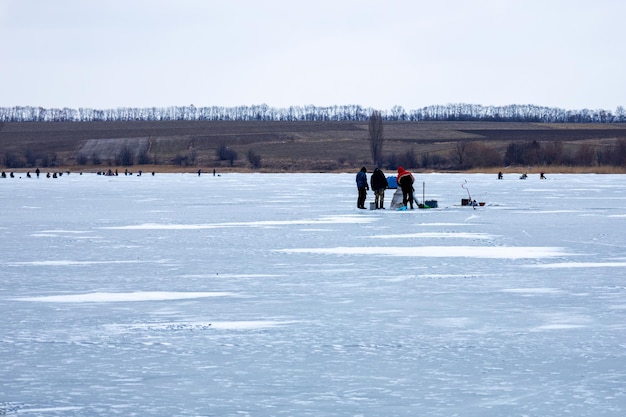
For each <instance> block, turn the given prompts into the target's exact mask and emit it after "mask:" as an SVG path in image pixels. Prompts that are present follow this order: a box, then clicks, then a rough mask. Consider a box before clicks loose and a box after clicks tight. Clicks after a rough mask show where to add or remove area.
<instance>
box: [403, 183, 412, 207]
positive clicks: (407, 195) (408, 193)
mask: <svg viewBox="0 0 626 417" xmlns="http://www.w3.org/2000/svg"><path fill="white" fill-rule="evenodd" d="M406 203H410V204H411V208H413V187H402V204H403V205H404V206H405V207H406Z"/></svg>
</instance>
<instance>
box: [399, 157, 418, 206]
mask: <svg viewBox="0 0 626 417" xmlns="http://www.w3.org/2000/svg"><path fill="white" fill-rule="evenodd" d="M396 181H397V182H398V185H399V186H400V188H402V204H403V205H404V207H406V206H407V202H408V203H410V205H411V210H413V200H414V197H413V182H414V181H415V179H414V178H413V174H411V173H410V172H409V171H407V170H405V169H404V168H402V167H398V176H397V177H396Z"/></svg>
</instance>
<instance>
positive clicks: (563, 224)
mask: <svg viewBox="0 0 626 417" xmlns="http://www.w3.org/2000/svg"><path fill="white" fill-rule="evenodd" d="M354 175H355V174H224V175H222V176H219V177H218V176H216V177H213V176H212V175H206V176H204V175H203V176H200V177H198V176H197V175H195V174H157V175H156V176H146V175H143V176H141V177H137V176H119V177H103V176H97V175H94V174H84V175H78V174H71V175H69V176H67V175H63V176H62V177H61V178H57V179H52V178H51V179H47V178H40V179H36V178H26V177H25V176H23V177H22V178H13V179H8V178H7V179H0V198H1V206H0V207H1V208H0V210H1V212H0V235H1V236H2V239H1V241H0V253H1V254H2V255H1V257H0V314H1V317H2V320H1V321H0V415H30V416H112V415H123V416H132V415H137V416H148V415H149V416H280V415H285V416H359V415H361V416H442V417H450V416H476V417H478V416H481V417H483V416H588V417H602V416H604V417H607V416H611V417H618V416H619V417H622V416H624V415H626V367H625V366H624V364H625V363H626V285H625V281H624V280H625V277H626V273H625V272H624V271H625V270H626V269H625V268H624V267H626V236H625V234H624V230H626V181H625V179H626V177H624V176H623V175H550V176H549V179H548V180H543V181H540V180H539V178H538V176H537V177H530V178H529V179H528V180H526V181H520V180H518V179H517V178H518V177H519V175H518V174H513V173H511V174H510V175H508V174H507V175H505V179H504V180H501V181H498V180H496V178H495V175H483V174H424V175H422V174H420V175H416V181H417V184H419V186H416V189H420V191H421V189H422V187H421V186H422V184H420V183H421V182H424V183H425V190H426V194H425V197H426V199H427V200H431V199H432V200H438V206H439V208H437V209H427V210H412V211H411V210H408V211H395V210H389V209H387V210H358V209H357V208H356V197H357V195H356V187H355V182H354ZM465 181H467V182H465ZM461 184H464V185H465V187H466V188H468V189H469V191H470V192H471V195H472V198H473V199H475V200H476V201H480V202H485V206H484V207H477V208H476V209H473V208H471V207H462V206H460V203H461V199H462V198H466V197H467V190H466V189H463V188H462V187H461ZM387 194H388V195H387V201H388V203H387V204H389V202H390V201H391V200H390V198H391V195H392V194H393V191H392V190H390V191H388V192H387ZM418 197H419V199H420V200H421V199H422V195H419V196H418ZM369 201H372V195H371V193H370V195H368V202H369Z"/></svg>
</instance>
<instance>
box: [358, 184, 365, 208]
mask: <svg viewBox="0 0 626 417" xmlns="http://www.w3.org/2000/svg"><path fill="white" fill-rule="evenodd" d="M366 196H367V189H365V188H359V198H358V199H357V200H356V206H357V207H358V208H365V197H366Z"/></svg>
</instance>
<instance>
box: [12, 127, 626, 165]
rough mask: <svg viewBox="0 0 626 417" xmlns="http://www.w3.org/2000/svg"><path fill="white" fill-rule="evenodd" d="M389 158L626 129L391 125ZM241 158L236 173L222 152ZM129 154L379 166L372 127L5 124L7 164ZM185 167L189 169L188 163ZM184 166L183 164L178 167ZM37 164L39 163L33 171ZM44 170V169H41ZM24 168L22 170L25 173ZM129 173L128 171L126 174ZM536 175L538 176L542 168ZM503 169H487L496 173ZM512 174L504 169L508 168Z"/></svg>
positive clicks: (576, 139)
mask: <svg viewBox="0 0 626 417" xmlns="http://www.w3.org/2000/svg"><path fill="white" fill-rule="evenodd" d="M384 138H385V142H384V146H383V153H384V154H385V155H390V154H404V153H407V152H410V151H412V152H414V154H415V155H417V156H418V157H419V156H420V155H422V154H425V153H428V154H431V155H434V154H439V155H444V156H445V155H449V154H450V152H452V151H453V150H454V149H455V147H456V145H457V143H459V142H460V141H473V142H482V143H483V144H485V145H487V146H489V147H492V148H494V149H496V150H498V151H499V152H501V153H504V150H505V149H506V147H507V146H508V145H509V143H511V142H528V141H534V140H536V141H539V142H550V141H559V142H562V143H563V145H564V148H575V147H576V146H579V145H580V144H583V143H584V144H591V145H593V146H595V147H605V146H610V145H612V144H614V143H615V142H616V141H617V140H622V139H626V124H610V125H609V124H545V123H504V122H385V123H384ZM220 145H226V146H228V147H229V148H231V149H233V150H235V151H236V152H237V154H238V159H236V160H235V161H234V163H233V165H232V166H230V162H229V161H220V160H218V158H217V156H216V150H217V148H218V147H219V146H220ZM123 147H128V148H130V149H132V150H133V151H134V152H136V153H138V152H139V150H140V149H142V148H144V149H147V152H148V154H149V155H150V158H151V161H152V162H153V164H150V165H135V166H134V168H133V169H134V170H138V169H142V170H144V171H157V172H193V171H197V170H198V169H203V170H207V171H208V170H212V169H213V168H216V169H219V170H221V171H250V170H251V167H250V164H249V163H248V159H247V156H246V155H247V153H248V151H249V150H252V151H254V153H256V154H258V155H259V156H260V157H261V158H262V165H261V167H260V168H258V169H257V171H261V172H352V171H354V170H355V169H357V168H359V167H361V166H367V167H371V166H372V161H371V154H370V149H369V136H368V123H367V122H254V121H231V122H201V121H177V122H145V121H140V122H59V123H41V122H39V123H36V122H33V123H3V124H0V161H2V158H3V157H4V156H5V155H7V154H8V153H14V154H18V155H26V154H27V153H30V154H31V155H32V154H35V155H37V157H38V158H44V157H46V156H47V155H54V156H55V160H56V164H57V165H58V167H59V168H60V167H62V168H63V169H64V170H72V171H90V172H95V171H99V170H105V169H109V168H113V167H115V156H116V155H117V154H118V153H119V152H120V149H122V148H123ZM79 155H83V156H87V157H88V158H91V156H92V155H97V156H98V158H99V159H100V160H101V161H100V164H98V165H92V164H91V161H90V160H89V161H88V162H87V164H86V165H79V164H78V163H77V157H78V156H79ZM181 160H183V161H184V162H180V161H181ZM175 161H178V162H175ZM31 165H32V164H31ZM35 165H39V162H37V163H35ZM27 168H28V166H27V167H26V168H24V169H19V170H17V169H16V171H20V170H21V171H25V170H27ZM118 168H122V167H118ZM535 168H536V169H535ZM498 169H499V168H495V169H489V170H479V171H481V172H491V171H496V172H497V170H498ZM502 169H504V167H503V168H502ZM522 169H523V170H527V171H529V172H534V171H539V170H543V171H546V172H555V171H558V172H572V171H575V172H623V170H622V169H618V168H614V167H613V168H611V167H587V168H567V167H534V168H533V167H524V168H522Z"/></svg>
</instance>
